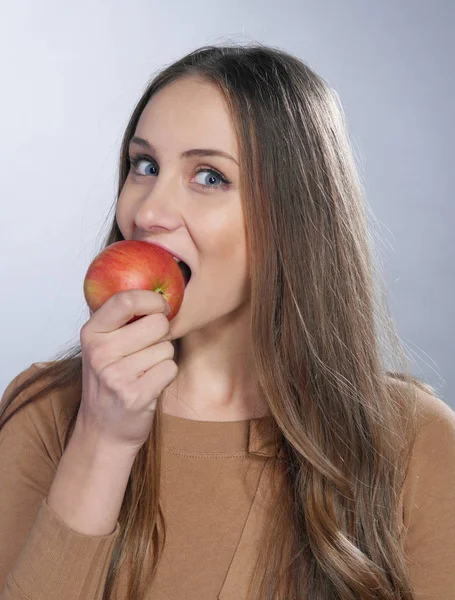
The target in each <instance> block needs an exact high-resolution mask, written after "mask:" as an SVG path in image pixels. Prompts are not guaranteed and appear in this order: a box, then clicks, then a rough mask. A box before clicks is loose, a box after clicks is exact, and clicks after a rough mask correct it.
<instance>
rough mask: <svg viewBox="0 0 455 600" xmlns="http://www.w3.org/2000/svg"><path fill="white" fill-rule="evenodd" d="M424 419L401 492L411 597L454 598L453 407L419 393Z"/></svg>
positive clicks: (422, 598)
mask: <svg viewBox="0 0 455 600" xmlns="http://www.w3.org/2000/svg"><path fill="white" fill-rule="evenodd" d="M422 401H423V403H424V405H425V413H426V414H425V417H424V423H423V425H422V427H421V428H420V432H419V436H418V438H417V441H416V443H415V446H414V449H413V453H412V458H411V463H410V468H409V472H408V475H407V478H406V479H407V482H406V483H405V486H404V487H405V494H404V524H405V531H406V533H405V543H404V548H405V554H406V557H407V560H408V568H409V572H410V577H411V581H412V584H413V586H414V593H415V599H416V600H454V599H455V412H454V411H453V410H452V409H451V408H450V407H449V406H448V405H447V404H446V403H445V402H443V401H442V400H441V399H439V398H436V397H435V396H432V395H430V394H428V393H426V392H422Z"/></svg>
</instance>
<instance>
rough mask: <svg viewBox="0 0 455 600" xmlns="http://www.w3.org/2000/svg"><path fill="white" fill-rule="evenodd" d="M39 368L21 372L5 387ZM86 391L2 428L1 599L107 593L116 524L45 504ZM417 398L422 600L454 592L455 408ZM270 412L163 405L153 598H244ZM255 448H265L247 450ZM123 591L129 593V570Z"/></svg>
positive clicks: (411, 507)
mask: <svg viewBox="0 0 455 600" xmlns="http://www.w3.org/2000/svg"><path fill="white" fill-rule="evenodd" d="M37 368H39V367H38V366H37V363H34V364H33V365H31V366H30V367H29V368H28V369H26V370H25V371H23V372H22V373H20V374H19V375H18V376H16V377H15V378H14V379H13V380H12V381H11V383H10V384H9V385H8V387H7V388H6V390H5V394H4V395H6V394H7V393H8V394H9V392H10V391H11V390H12V389H13V388H14V387H16V386H17V385H18V384H19V383H21V381H22V380H23V379H24V378H25V377H27V376H28V375H30V374H32V373H33V372H34V369H37ZM21 400H22V401H23V400H25V398H24V397H23V395H21V396H19V397H18V398H17V399H16V401H15V403H14V406H16V405H17V404H19V403H20V402H21ZM79 400H80V397H78V395H77V393H70V392H65V393H63V392H54V393H53V394H50V395H49V396H47V397H45V398H43V399H40V400H38V401H37V402H36V403H32V404H31V405H29V406H27V407H26V408H25V409H24V410H22V411H20V412H19V413H17V414H16V415H15V416H14V417H13V418H12V419H11V420H10V421H8V423H7V424H6V425H5V426H4V428H3V429H2V430H1V431H0V600H26V599H27V600H100V599H101V598H102V591H103V586H104V582H105V578H106V574H107V569H108V566H109V560H110V554H111V552H112V549H113V545H114V541H115V539H116V537H117V536H118V534H119V525H118V523H117V526H116V529H115V530H114V532H113V533H112V534H111V535H107V536H102V537H94V536H88V535H84V534H80V533H78V532H76V531H73V530H71V529H70V528H69V527H68V526H67V525H66V524H65V523H64V522H63V521H62V520H61V519H60V518H59V516H58V515H57V514H56V513H55V512H54V511H53V510H51V509H50V507H49V506H48V505H47V503H46V497H47V493H48V490H49V488H50V486H51V483H52V480H53V477H54V474H55V471H56V469H57V467H58V463H59V460H60V458H61V456H62V453H63V440H64V433H65V430H66V425H67V424H68V420H69V418H70V415H71V413H72V411H73V410H74V409H75V406H76V404H77V402H79ZM419 400H420V402H419V415H420V433H419V437H418V440H417V442H416V444H415V446H414V449H413V454H412V461H411V467H410V471H409V474H408V477H407V479H406V483H405V486H404V490H403V510H402V515H403V523H404V525H405V527H406V528H407V533H406V538H405V550H406V555H407V559H408V560H409V568H410V573H411V579H412V582H413V584H414V586H415V589H416V600H449V599H450V600H454V599H455V412H454V411H453V410H452V409H451V408H449V406H448V405H447V404H445V403H444V402H443V401H442V400H439V399H438V398H435V397H433V396H431V395H429V394H427V393H426V392H423V391H422V392H419ZM9 410H12V409H9ZM9 410H8V413H7V414H9ZM268 419H269V418H268V417H265V418H264V419H252V420H246V421H235V422H207V421H192V420H189V419H181V418H179V417H174V416H171V415H166V414H163V480H162V492H161V493H162V496H161V499H162V505H163V512H164V516H165V519H166V526H167V539H166V546H165V550H164V555H163V559H162V561H161V562H160V564H159V567H158V572H157V577H156V578H155V580H154V582H153V585H152V588H151V589H150V591H149V594H148V595H147V599H146V600H244V599H245V590H246V588H247V585H248V581H249V577H250V576H251V572H252V568H253V566H254V562H255V557H256V556H257V549H258V543H259V539H260V532H261V530H262V527H263V526H264V520H263V518H264V512H263V510H262V509H261V506H266V502H267V492H268V490H269V486H268V482H269V481H270V480H269V477H270V472H271V471H270V469H271V466H272V462H273V460H272V457H273V455H274V448H273V445H272V444H270V443H269V436H268V434H267V424H268ZM260 425H265V428H264V429H263V428H262V427H260ZM248 449H250V450H253V449H254V450H257V449H260V450H261V453H262V456H260V457H250V456H248V453H247V451H248ZM400 512H401V511H400ZM116 598H117V600H124V598H126V589H125V572H124V571H122V572H121V579H120V585H119V588H118V589H117V593H116Z"/></svg>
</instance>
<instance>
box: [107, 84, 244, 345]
mask: <svg viewBox="0 0 455 600" xmlns="http://www.w3.org/2000/svg"><path fill="white" fill-rule="evenodd" d="M135 137H137V138H140V139H141V140H144V141H143V142H139V143H135V142H134V141H132V143H131V144H130V153H129V155H130V161H131V160H133V161H137V163H136V164H135V165H134V164H131V167H130V172H129V174H128V177H127V179H126V181H125V184H124V186H123V189H122V191H121V194H120V197H119V199H118V203H117V208H116V218H117V222H118V226H119V228H120V231H121V232H122V235H123V236H124V238H125V239H126V240H145V241H149V242H157V243H158V244H162V245H163V246H165V247H166V248H168V249H169V250H170V251H171V253H172V251H174V252H175V253H176V254H178V255H180V256H181V257H182V258H183V259H184V261H185V262H186V263H187V264H188V265H189V266H190V268H191V270H192V277H191V280H190V282H189V284H188V286H187V288H186V290H185V297H184V301H183V304H182V306H181V308H180V311H179V313H178V315H177V316H176V317H175V318H174V319H173V320H172V321H171V337H172V339H176V338H179V337H182V336H183V335H185V334H186V333H189V332H191V331H194V330H198V329H201V328H203V327H205V326H206V325H209V324H212V323H213V322H214V321H216V320H218V319H221V318H224V321H223V322H226V323H228V322H229V321H231V320H232V321H234V320H236V318H238V309H239V308H240V307H242V306H244V305H245V304H246V302H247V300H248V299H249V280H248V277H249V269H248V264H247V251H246V233H245V223H244V217H243V210H242V204H241V198H240V193H239V176H240V171H239V165H238V160H239V159H238V149H237V141H236V136H235V132H234V129H233V126H232V123H231V121H230V116H229V113H228V110H227V106H226V105H225V102H224V99H223V96H222V95H221V93H220V92H219V91H218V90H217V89H216V87H214V86H213V85H211V84H209V83H206V82H204V81H202V80H200V79H196V78H186V79H181V80H178V81H176V82H174V83H172V84H170V85H168V86H167V87H165V88H163V89H161V90H160V91H159V92H157V93H156V94H155V95H154V96H153V97H152V98H151V99H150V101H149V103H148V104H147V106H146V107H145V109H144V111H143V113H142V115H141V117H140V120H139V122H138V124H137V128H136V131H135ZM133 139H134V138H133ZM147 143H148V144H150V147H147ZM195 149H210V150H214V151H215V150H216V151H222V152H223V153H226V155H228V156H218V155H209V153H208V152H206V153H205V154H206V155H205V156H199V155H197V154H196V152H195V151H194V150H195ZM188 151H192V153H191V155H189V156H183V157H182V154H183V153H186V152H188ZM229 157H231V158H229ZM204 185H205V186H207V187H205V188H204ZM235 311H236V312H235ZM237 320H238V319H237Z"/></svg>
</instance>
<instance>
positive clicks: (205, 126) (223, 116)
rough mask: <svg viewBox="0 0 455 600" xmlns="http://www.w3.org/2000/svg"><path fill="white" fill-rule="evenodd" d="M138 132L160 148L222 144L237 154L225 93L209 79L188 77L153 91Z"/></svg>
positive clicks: (143, 112)
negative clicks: (207, 80)
mask: <svg viewBox="0 0 455 600" xmlns="http://www.w3.org/2000/svg"><path fill="white" fill-rule="evenodd" d="M135 135H138V136H139V137H142V138H145V139H148V140H149V141H150V142H151V143H152V144H153V145H154V146H156V147H157V148H163V149H165V148H166V147H171V146H172V147H175V148H176V149H178V150H179V151H183V150H186V149H187V148H189V147H204V148H220V149H222V150H225V151H226V152H229V153H230V154H232V155H233V156H234V157H235V158H237V156H238V155H237V140H236V134H235V131H234V126H233V123H232V121H231V117H230V114H229V111H228V107H227V104H226V102H225V100H224V97H223V95H222V93H221V92H220V91H219V90H218V89H217V88H216V87H215V86H214V85H213V84H210V83H209V82H206V81H202V80H200V79H196V78H195V77H192V78H190V77H187V78H185V79H180V80H177V81H174V82H173V83H171V84H169V85H167V86H166V87H164V88H162V89H161V90H160V91H159V92H157V93H156V94H154V95H153V96H152V97H151V98H150V100H149V102H148V103H147V105H146V107H145V108H144V110H143V111H142V114H141V117H140V119H139V121H138V124H137V127H136V132H135Z"/></svg>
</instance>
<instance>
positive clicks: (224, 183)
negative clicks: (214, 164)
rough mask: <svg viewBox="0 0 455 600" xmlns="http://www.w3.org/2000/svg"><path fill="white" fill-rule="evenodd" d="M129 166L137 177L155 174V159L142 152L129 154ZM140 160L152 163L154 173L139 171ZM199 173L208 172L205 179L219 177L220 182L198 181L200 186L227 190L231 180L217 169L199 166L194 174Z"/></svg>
mask: <svg viewBox="0 0 455 600" xmlns="http://www.w3.org/2000/svg"><path fill="white" fill-rule="evenodd" d="M129 160H130V163H131V166H132V167H133V169H134V172H135V174H136V175H138V176H139V177H147V176H149V175H152V176H154V175H156V166H153V165H155V164H156V163H155V161H154V160H153V159H151V158H150V157H148V156H144V155H142V154H139V155H136V156H130V157H129ZM142 162H145V163H149V164H150V165H152V169H155V172H154V173H150V172H148V173H147V172H146V173H141V172H139V169H138V165H139V164H140V163H142ZM199 173H209V175H208V176H206V178H205V181H207V177H208V179H209V180H210V179H212V180H213V179H219V180H220V182H221V183H219V184H218V185H207V184H204V183H198V185H200V186H201V187H203V188H204V189H218V188H221V189H223V190H227V189H228V188H229V186H230V184H231V182H230V181H229V180H227V179H226V177H224V176H223V175H222V174H221V173H220V172H219V171H217V170H216V169H213V168H200V169H199V170H198V171H196V175H199Z"/></svg>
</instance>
